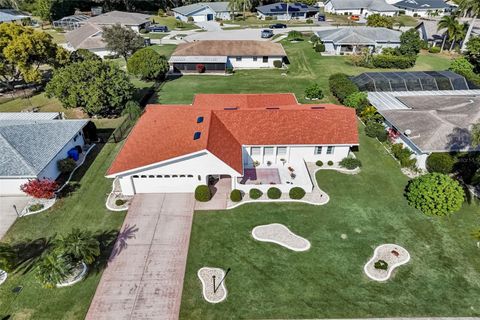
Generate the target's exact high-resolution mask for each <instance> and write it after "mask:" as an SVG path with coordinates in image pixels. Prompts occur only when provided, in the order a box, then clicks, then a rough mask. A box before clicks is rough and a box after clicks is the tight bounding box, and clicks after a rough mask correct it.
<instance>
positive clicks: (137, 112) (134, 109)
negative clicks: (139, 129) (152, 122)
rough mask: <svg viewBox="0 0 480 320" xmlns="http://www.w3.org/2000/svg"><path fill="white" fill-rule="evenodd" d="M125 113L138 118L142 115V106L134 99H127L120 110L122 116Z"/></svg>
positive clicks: (132, 117)
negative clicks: (123, 107)
mask: <svg viewBox="0 0 480 320" xmlns="http://www.w3.org/2000/svg"><path fill="white" fill-rule="evenodd" d="M126 115H128V116H130V118H131V119H138V118H140V116H141V115H142V108H140V106H139V105H138V103H137V102H136V101H128V102H127V103H126V104H125V109H123V111H122V116H126Z"/></svg>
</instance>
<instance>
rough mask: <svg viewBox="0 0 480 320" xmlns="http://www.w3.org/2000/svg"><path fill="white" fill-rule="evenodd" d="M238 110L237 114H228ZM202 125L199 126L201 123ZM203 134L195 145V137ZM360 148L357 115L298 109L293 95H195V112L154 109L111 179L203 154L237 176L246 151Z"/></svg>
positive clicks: (132, 138) (144, 118)
mask: <svg viewBox="0 0 480 320" xmlns="http://www.w3.org/2000/svg"><path fill="white" fill-rule="evenodd" d="M230 107H237V108H238V110H224V108H230ZM267 108H268V109H267ZM200 116H201V117H203V118H204V120H203V122H202V123H197V118H198V117H200ZM197 131H198V132H201V136H200V138H199V139H198V140H194V139H193V136H194V133H195V132H197ZM294 144H299V145H315V144H335V145H338V144H346V145H357V144H358V132H357V124H356V117H355V110H354V109H351V108H346V107H343V106H337V105H331V104H324V105H300V104H298V103H297V101H296V99H295V96H294V95H293V94H259V95H255V94H236V95H224V94H220V95H215V94H210V95H204V94H202V95H197V96H196V97H195V99H194V103H193V106H186V105H150V106H148V107H147V108H146V112H145V113H144V114H143V115H142V117H141V118H140V120H139V121H138V123H137V124H136V125H135V127H134V128H133V130H132V132H131V133H130V135H129V136H128V138H127V141H126V142H125V145H124V146H123V148H122V150H121V151H120V153H119V154H118V155H117V157H116V159H115V161H114V162H113V163H112V165H111V167H110V168H109V170H108V172H107V174H108V175H112V174H117V173H121V172H124V171H128V170H132V169H135V168H139V167H143V166H147V165H151V164H155V163H158V162H161V161H165V160H168V159H172V158H176V157H180V156H183V155H187V154H190V153H194V152H199V151H202V150H208V151H210V152H211V153H212V154H213V155H215V156H216V157H218V158H219V159H221V160H222V161H223V162H225V163H226V164H228V165H229V166H230V167H232V168H233V169H234V170H236V171H237V172H239V173H241V172H242V171H243V166H242V148H241V146H242V145H294Z"/></svg>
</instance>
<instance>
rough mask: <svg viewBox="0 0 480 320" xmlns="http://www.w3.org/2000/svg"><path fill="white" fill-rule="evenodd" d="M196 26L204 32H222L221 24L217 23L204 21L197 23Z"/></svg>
mask: <svg viewBox="0 0 480 320" xmlns="http://www.w3.org/2000/svg"><path fill="white" fill-rule="evenodd" d="M195 24H196V25H197V26H198V27H199V28H200V29H203V30H206V31H220V30H222V27H220V23H218V22H217V21H204V22H195Z"/></svg>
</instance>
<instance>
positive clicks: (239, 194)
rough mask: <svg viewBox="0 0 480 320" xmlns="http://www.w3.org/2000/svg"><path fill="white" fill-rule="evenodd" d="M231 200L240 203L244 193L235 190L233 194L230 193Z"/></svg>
mask: <svg viewBox="0 0 480 320" xmlns="http://www.w3.org/2000/svg"><path fill="white" fill-rule="evenodd" d="M230 200H232V201H233V202H239V201H241V200H242V192H241V191H240V190H238V189H233V190H232V192H230Z"/></svg>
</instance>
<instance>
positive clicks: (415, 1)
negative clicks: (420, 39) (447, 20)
mask: <svg viewBox="0 0 480 320" xmlns="http://www.w3.org/2000/svg"><path fill="white" fill-rule="evenodd" d="M394 6H396V7H397V8H399V9H401V10H404V11H405V14H406V15H407V16H418V17H428V16H430V15H431V14H432V13H437V14H438V15H440V16H443V15H445V14H449V13H450V12H451V11H452V9H453V7H452V6H450V5H449V4H447V3H446V2H445V1H443V0H401V1H399V2H397V3H395V4H394Z"/></svg>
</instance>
